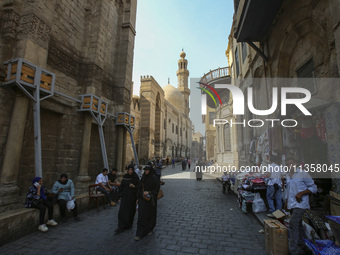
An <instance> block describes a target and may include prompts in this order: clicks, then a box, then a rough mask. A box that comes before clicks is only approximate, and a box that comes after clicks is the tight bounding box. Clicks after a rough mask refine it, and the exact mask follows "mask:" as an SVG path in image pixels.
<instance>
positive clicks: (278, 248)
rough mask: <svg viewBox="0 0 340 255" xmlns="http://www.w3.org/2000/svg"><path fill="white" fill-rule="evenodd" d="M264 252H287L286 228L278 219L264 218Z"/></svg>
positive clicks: (278, 253) (279, 254) (285, 254)
mask: <svg viewBox="0 0 340 255" xmlns="http://www.w3.org/2000/svg"><path fill="white" fill-rule="evenodd" d="M264 233H265V238H266V252H267V254H269V255H287V254H288V230H287V228H286V227H285V226H284V225H283V224H281V223H280V222H279V221H278V220H272V219H265V220H264Z"/></svg>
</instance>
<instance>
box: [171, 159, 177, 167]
mask: <svg viewBox="0 0 340 255" xmlns="http://www.w3.org/2000/svg"><path fill="white" fill-rule="evenodd" d="M171 163H172V168H175V167H176V162H175V159H174V158H172V160H171Z"/></svg>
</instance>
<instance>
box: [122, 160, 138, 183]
mask: <svg viewBox="0 0 340 255" xmlns="http://www.w3.org/2000/svg"><path fill="white" fill-rule="evenodd" d="M130 168H131V169H132V170H133V173H132V175H129V173H126V174H124V176H123V180H125V181H127V182H130V183H132V184H133V185H138V183H139V177H138V175H137V174H136V173H135V170H134V169H133V166H132V165H130V166H128V171H129V169H130Z"/></svg>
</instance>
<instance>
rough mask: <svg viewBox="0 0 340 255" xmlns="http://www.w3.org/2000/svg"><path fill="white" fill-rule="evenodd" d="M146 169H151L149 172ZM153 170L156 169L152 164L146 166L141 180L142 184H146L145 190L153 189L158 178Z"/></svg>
mask: <svg viewBox="0 0 340 255" xmlns="http://www.w3.org/2000/svg"><path fill="white" fill-rule="evenodd" d="M145 170H150V172H149V174H146V173H145ZM153 172H155V169H153V167H151V166H146V167H145V168H144V174H143V176H142V180H141V181H142V184H143V185H144V190H152V189H153V188H154V185H155V180H156V179H155V176H154V173H153Z"/></svg>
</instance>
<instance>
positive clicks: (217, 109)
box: [201, 67, 238, 168]
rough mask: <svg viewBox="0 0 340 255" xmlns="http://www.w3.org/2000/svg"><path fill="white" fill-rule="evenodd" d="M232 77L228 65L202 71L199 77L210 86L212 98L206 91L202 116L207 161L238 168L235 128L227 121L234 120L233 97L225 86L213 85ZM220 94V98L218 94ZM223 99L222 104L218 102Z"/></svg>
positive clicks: (228, 82)
mask: <svg viewBox="0 0 340 255" xmlns="http://www.w3.org/2000/svg"><path fill="white" fill-rule="evenodd" d="M230 83H231V78H230V74H229V67H224V68H218V69H215V70H212V71H210V72H208V73H207V74H205V75H204V76H203V77H202V78H201V86H204V84H206V85H208V86H210V87H212V88H213V89H214V90H215V91H216V93H217V94H215V93H214V91H213V90H212V88H209V87H208V86H205V88H206V90H208V91H209V90H210V91H211V92H210V93H211V95H213V94H215V95H213V97H214V99H215V101H213V99H212V98H211V97H209V96H208V95H207V106H206V108H207V111H206V114H205V115H204V116H203V121H204V122H205V135H206V156H207V160H208V161H214V162H216V163H218V164H219V165H223V166H224V165H230V166H235V167H237V168H238V147H237V130H236V127H235V126H231V125H230V120H234V119H235V117H234V115H233V106H232V97H230V95H229V92H228V91H227V90H226V89H219V88H216V86H215V85H216V84H230ZM203 93H205V92H203ZM217 95H218V96H219V97H220V99H221V101H220V100H219V99H218V98H217ZM221 103H222V104H221ZM215 119H216V120H217V119H219V120H220V121H219V122H218V123H220V124H218V125H215V126H214V120H215Z"/></svg>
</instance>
